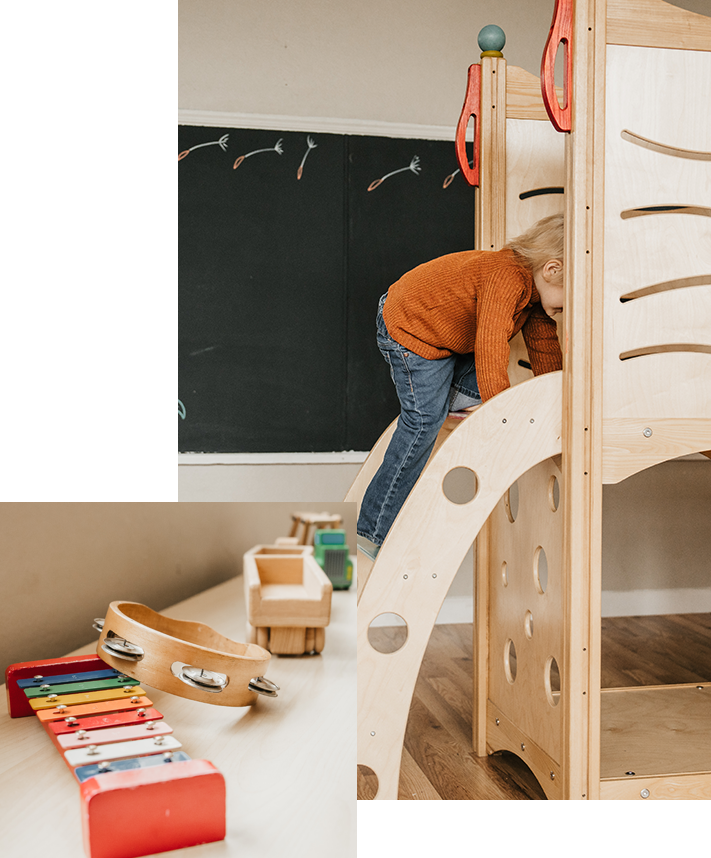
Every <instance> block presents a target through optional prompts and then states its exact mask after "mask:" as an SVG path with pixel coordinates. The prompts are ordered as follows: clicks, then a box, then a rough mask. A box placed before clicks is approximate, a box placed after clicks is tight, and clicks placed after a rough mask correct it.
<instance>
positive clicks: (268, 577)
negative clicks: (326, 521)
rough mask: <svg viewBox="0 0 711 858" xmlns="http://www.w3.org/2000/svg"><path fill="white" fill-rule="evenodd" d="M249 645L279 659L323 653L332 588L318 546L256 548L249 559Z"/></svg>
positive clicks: (246, 559) (246, 585) (246, 588)
mask: <svg viewBox="0 0 711 858" xmlns="http://www.w3.org/2000/svg"><path fill="white" fill-rule="evenodd" d="M243 570H244V596H245V603H246V605H247V639H248V640H249V641H250V642H252V643H256V644H259V645H260V646H262V647H264V649H266V650H268V651H269V652H272V653H275V654H277V655H304V654H309V653H319V652H321V650H322V649H323V647H324V644H325V641H326V626H327V625H328V624H329V621H330V619H331V596H332V594H333V585H332V584H331V582H330V580H329V579H328V576H327V575H326V573H325V572H324V571H323V569H321V567H320V566H319V565H318V563H317V562H316V561H315V559H314V556H313V546H310V545H296V544H281V545H280V544H276V545H257V546H255V547H254V548H252V549H250V550H249V551H247V552H246V554H245V555H244V563H243Z"/></svg>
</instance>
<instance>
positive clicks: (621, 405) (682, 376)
mask: <svg viewBox="0 0 711 858" xmlns="http://www.w3.org/2000/svg"><path fill="white" fill-rule="evenodd" d="M709 91H711V53H709V52H702V51H679V50H662V49H653V48H642V47H619V46H609V47H608V52H607V93H606V105H607V109H606V120H605V121H606V151H605V167H606V177H605V306H604V320H605V337H604V384H603V392H604V405H603V410H604V416H605V418H607V419H610V418H619V417H647V418H679V417H688V418H704V417H707V416H708V414H709V413H711V334H710V333H709V331H710V330H711V324H710V322H711V216H708V215H711V113H709V111H708V109H707V107H706V100H707V96H708V92H709ZM650 141H651V143H650ZM669 206H672V207H673V206H678V207H687V208H682V209H680V210H679V211H676V212H671V211H666V210H664V209H665V208H666V207H669ZM655 208H656V210H654V209H655ZM660 208H661V209H662V210H660ZM650 209H651V210H652V211H651V212H650V211H649V210H650ZM642 210H647V213H646V214H635V216H627V215H629V214H630V213H635V212H639V211H642ZM660 284H662V285H660ZM655 290H657V291H655ZM640 292H641V295H640ZM649 293H651V294H649ZM635 295H640V297H634V296H635ZM625 297H627V298H629V297H632V298H633V299H632V300H626V301H623V300H621V299H624V298H625ZM639 349H648V350H649V349H651V350H653V351H655V352H657V353H654V354H648V355H643V356H640V357H634V358H632V359H630V360H624V361H622V360H620V355H622V354H626V353H628V352H630V351H632V352H634V351H636V350H639Z"/></svg>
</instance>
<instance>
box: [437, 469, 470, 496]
mask: <svg viewBox="0 0 711 858" xmlns="http://www.w3.org/2000/svg"><path fill="white" fill-rule="evenodd" d="M478 488H479V481H478V480H477V476H476V474H475V473H474V471H472V470H471V468H452V470H451V471H448V472H447V474H445V477H444V480H442V491H443V492H444V496H445V497H446V498H447V500H449V501H451V502H452V503H456V504H465V503H470V502H471V501H473V500H474V498H475V497H476V493H477V491H478Z"/></svg>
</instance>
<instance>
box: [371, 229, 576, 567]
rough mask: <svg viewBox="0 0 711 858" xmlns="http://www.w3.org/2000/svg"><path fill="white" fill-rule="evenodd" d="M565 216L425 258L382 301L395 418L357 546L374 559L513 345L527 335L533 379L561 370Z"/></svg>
mask: <svg viewBox="0 0 711 858" xmlns="http://www.w3.org/2000/svg"><path fill="white" fill-rule="evenodd" d="M563 295H564V288H563V215H562V214H560V215H552V216H551V217H547V218H544V219H543V220H540V221H538V223H536V224H535V225H534V226H532V227H531V228H530V229H529V230H528V231H527V232H525V233H524V234H523V235H521V236H519V237H518V238H515V239H513V240H512V241H510V242H509V243H508V244H507V245H506V246H505V247H504V248H503V249H502V250H498V251H489V250H466V251H462V252H460V253H451V254H448V255H447V256H442V257H440V258H439V259H434V260H432V261H431V262H426V263H424V264H423V265H420V266H418V267H417V268H415V269H413V270H412V271H410V272H408V273H407V274H405V275H404V276H403V277H401V278H400V279H399V280H398V281H397V282H396V283H394V284H393V285H392V286H391V287H390V289H389V290H388V292H387V293H386V294H385V295H383V296H382V297H381V299H380V304H379V306H378V314H377V342H378V348H379V349H380V351H381V353H382V355H383V357H384V358H385V360H386V361H387V363H388V365H389V367H390V376H391V378H392V380H393V382H394V384H395V389H396V391H397V395H398V398H399V400H400V417H399V418H398V422H397V428H396V429H395V432H394V434H393V436H392V439H391V440H390V445H389V446H388V449H387V451H386V453H385V457H384V458H383V463H382V465H381V466H380V468H379V470H378V472H377V473H376V474H375V476H374V477H373V479H372V481H371V483H370V485H369V486H368V489H367V490H366V493H365V496H364V497H363V502H362V504H361V509H360V515H359V517H358V528H357V533H358V547H359V548H360V549H361V550H362V551H364V552H365V553H366V554H367V555H368V556H369V557H371V558H372V559H375V556H376V555H377V553H378V550H379V548H380V546H381V545H382V543H383V540H384V539H385V537H386V535H387V533H388V531H389V530H390V527H391V525H392V523H393V521H394V520H395V517H396V516H397V514H398V512H399V511H400V508H401V507H402V505H403V503H404V502H405V500H406V498H407V496H408V494H409V493H410V490H411V489H412V487H413V486H414V484H415V483H416V481H417V478H418V477H419V476H420V473H421V472H422V469H423V468H424V466H425V464H426V463H427V459H428V458H429V456H430V453H431V452H432V448H433V447H434V443H435V439H436V438H437V433H438V432H439V430H440V427H441V426H442V424H443V423H444V421H445V419H446V417H447V413H448V412H450V411H460V410H464V409H467V410H469V409H471V410H473V408H474V407H476V406H478V405H480V404H481V403H482V402H486V401H487V399H491V397H492V396H495V395H496V394H497V393H500V392H501V391H502V390H505V389H506V388H507V387H509V377H508V372H507V368H508V362H509V340H510V339H511V338H512V337H513V336H514V335H515V334H517V333H518V331H522V332H523V338H524V341H525V343H526V348H527V350H528V356H529V359H530V361H531V368H532V369H533V372H534V374H535V375H541V374H542V373H545V372H553V371H554V370H558V369H561V366H562V356H561V351H560V345H559V342H558V336H557V333H556V323H555V321H554V319H553V316H555V315H556V313H560V312H561V311H562V309H563Z"/></svg>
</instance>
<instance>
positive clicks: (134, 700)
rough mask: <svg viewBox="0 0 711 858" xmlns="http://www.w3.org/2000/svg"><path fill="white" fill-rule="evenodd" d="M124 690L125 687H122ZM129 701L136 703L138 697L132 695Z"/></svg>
mask: <svg viewBox="0 0 711 858" xmlns="http://www.w3.org/2000/svg"><path fill="white" fill-rule="evenodd" d="M124 691H126V689H125V688H124ZM131 703H138V697H132V698H131Z"/></svg>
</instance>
